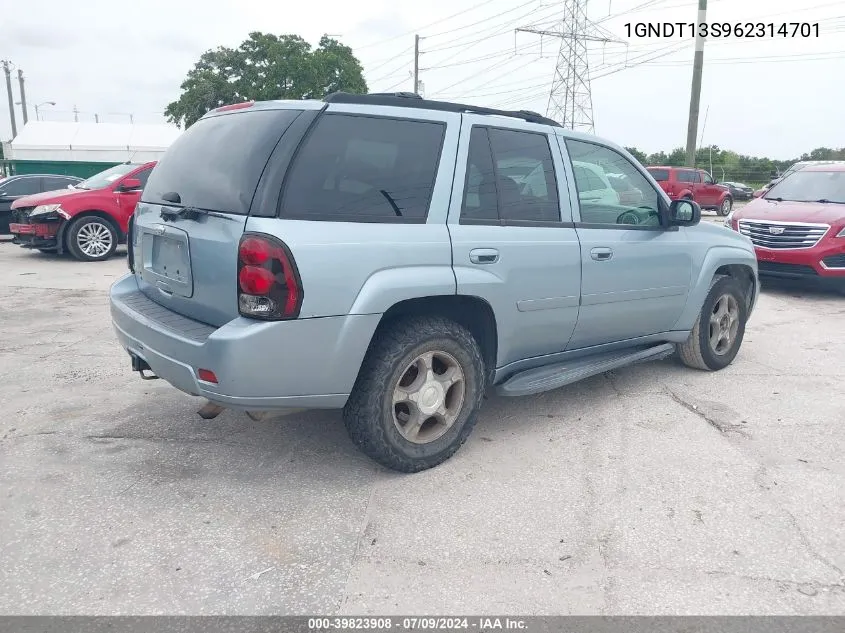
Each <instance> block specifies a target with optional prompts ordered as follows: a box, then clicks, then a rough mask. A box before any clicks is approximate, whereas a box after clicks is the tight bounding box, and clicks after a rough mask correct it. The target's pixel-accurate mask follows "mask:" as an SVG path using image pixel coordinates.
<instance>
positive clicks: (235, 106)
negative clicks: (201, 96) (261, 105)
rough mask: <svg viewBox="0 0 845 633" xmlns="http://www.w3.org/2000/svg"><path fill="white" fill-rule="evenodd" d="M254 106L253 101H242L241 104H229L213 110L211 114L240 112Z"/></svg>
mask: <svg viewBox="0 0 845 633" xmlns="http://www.w3.org/2000/svg"><path fill="white" fill-rule="evenodd" d="M254 105H255V101H244V102H242V103H230V104H229V105H224V106H220V107H219V108H215V109H214V110H213V112H228V111H229V110H241V109H243V108H251V107H252V106H254Z"/></svg>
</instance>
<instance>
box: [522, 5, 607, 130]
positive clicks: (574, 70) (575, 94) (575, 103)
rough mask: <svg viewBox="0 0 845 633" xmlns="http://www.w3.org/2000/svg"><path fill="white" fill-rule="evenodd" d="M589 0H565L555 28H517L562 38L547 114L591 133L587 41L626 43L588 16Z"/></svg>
mask: <svg viewBox="0 0 845 633" xmlns="http://www.w3.org/2000/svg"><path fill="white" fill-rule="evenodd" d="M587 1H588V0H563V17H562V18H561V20H560V23H559V24H558V25H557V26H555V27H554V28H552V29H543V28H536V27H532V26H526V27H521V28H518V29H516V30H517V32H523V33H533V34H534V35H539V36H540V37H545V36H549V37H556V38H559V39H560V50H559V52H558V58H557V66H556V67H555V74H554V78H553V79H552V88H551V90H550V91H549V101H548V106H547V108H546V116H548V117H550V118H552V119H554V120H556V121H559V122H560V123H561V125H563V127H566V128H569V129H571V130H581V131H584V132H588V133H591V132H593V130H594V128H595V125H594V122H593V97H592V93H591V90H590V65H589V62H588V59H587V42H603V43H608V42H615V43H623V42H622V41H621V40H619V39H618V38H616V37H615V36H614V35H613V34H612V33H610V32H609V31H607V30H605V29H604V28H602V27H601V26H599V25H598V24H595V23H593V22H592V21H590V20H588V19H587Z"/></svg>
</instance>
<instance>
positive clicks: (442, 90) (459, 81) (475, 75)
mask: <svg viewBox="0 0 845 633" xmlns="http://www.w3.org/2000/svg"><path fill="white" fill-rule="evenodd" d="M534 61H535V60H533V59H529V60H528V61H527V62H526V63H524V64H523V65H521V66H518V67H517V68H512V69H511V70H510V72H516V71H517V70H521V69H522V68H525V67H526V66H527V65H528V64H531V63H534ZM499 65H500V63H499V62H496V63H495V64H493V65H491V66H488V67H487V68H485V69H484V70H482V71H479V72H475V73H472V75H470V76H467V77H464V78H462V79H460V80H458V81H456V82H455V83H453V84H449V85H448V86H446V87H445V88H442V89H441V90H438V91H437V93H436V94H440V93H443V92H446V91H447V90H449V88H454V87H455V86H457V85H459V84H462V83H464V82H466V81H468V80H470V79H472V78H474V77H480V76H481V75H484V74H486V73H488V72H490V71H491V70H493V69H494V68H496V67H497V66H499Z"/></svg>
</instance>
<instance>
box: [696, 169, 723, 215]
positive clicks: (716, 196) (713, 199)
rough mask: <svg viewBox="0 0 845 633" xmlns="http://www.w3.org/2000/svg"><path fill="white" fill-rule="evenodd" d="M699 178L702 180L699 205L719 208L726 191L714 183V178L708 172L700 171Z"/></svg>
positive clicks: (699, 186) (699, 187) (698, 198)
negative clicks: (723, 193)
mask: <svg viewBox="0 0 845 633" xmlns="http://www.w3.org/2000/svg"><path fill="white" fill-rule="evenodd" d="M698 176H699V179H700V180H701V184H700V185H698V189H699V194H698V196H697V197H696V199H697V200H698V203H699V204H700V205H702V206H706V207H717V206H719V202H720V199H721V197H722V191H724V189H722V188H721V187H720V186H719V185H717V184H716V183H715V182H713V177H712V176H711V175H710V174H708V173H707V172H706V171H699V172H698Z"/></svg>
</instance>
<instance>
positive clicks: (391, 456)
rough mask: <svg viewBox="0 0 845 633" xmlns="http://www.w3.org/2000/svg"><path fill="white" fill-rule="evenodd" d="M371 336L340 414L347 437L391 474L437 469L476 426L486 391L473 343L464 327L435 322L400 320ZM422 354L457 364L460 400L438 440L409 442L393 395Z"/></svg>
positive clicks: (481, 365)
mask: <svg viewBox="0 0 845 633" xmlns="http://www.w3.org/2000/svg"><path fill="white" fill-rule="evenodd" d="M376 337H377V339H376V340H374V341H373V343H372V345H371V347H370V350H369V351H368V352H367V356H366V358H365V359H364V363H363V365H362V367H361V370H360V372H359V374H358V380H357V381H356V383H355V387H354V388H353V390H352V394H351V395H350V396H349V400H348V401H347V403H346V406H345V407H344V409H343V418H344V422H345V424H346V430H347V432H348V433H349V437H350V438H351V439H352V441H353V443H354V444H355V445H356V446H357V447H358V448H360V449H361V451H362V452H363V453H364V454H366V455H367V456H368V457H370V458H371V459H373V460H374V461H376V462H378V463H379V464H381V465H383V466H386V467H387V468H391V469H393V470H397V471H400V472H404V473H414V472H419V471H421V470H426V469H428V468H432V467H433V466H437V465H438V464H440V463H442V462H444V461H446V460H447V459H449V457H451V456H452V455H453V454H454V453H455V452H456V451H457V450H458V449H459V448H460V447H461V445H462V444H463V443H464V442H465V441H466V439H467V437H468V436H469V434H470V432H471V431H472V428H473V426H474V425H475V422H476V418H477V413H478V409H479V407H480V405H481V400H482V398H483V396H484V389H485V384H484V376H485V371H484V361H483V360H482V357H481V351H480V349H479V346H478V343H477V342H476V340H475V339H474V338H473V336H472V334H470V333H469V332H468V331H467V330H466V329H465V328H464V327H462V326H460V325H458V324H457V323H454V322H453V321H450V320H448V319H444V318H440V317H420V318H411V319H407V320H402V321H399V322H397V323H394V324H392V325H389V326H388V327H387V328H386V329H385V330H383V331H381V332H379V333H377V334H376ZM427 352H437V353H445V354H446V355H448V356H450V357H451V358H452V359H453V360H455V361H456V362H457V364H458V366H459V368H460V370H461V371H462V372H463V391H462V393H463V398H462V400H461V401H460V406H459V408H457V417H456V418H455V420H454V422H453V423H452V424H451V426H449V427H448V428H447V430H446V431H445V432H444V433H443V434H442V435H441V436H439V437H437V438H436V439H433V440H432V441H430V442H428V443H413V442H411V441H409V440H408V439H406V438H405V437H404V436H403V434H402V433H400V431H399V429H398V427H397V422H396V420H395V419H394V415H395V406H396V405H394V400H393V394H394V389H396V388H397V386H398V385H399V382H400V380H402V379H403V376H406V375H407V370H408V368H409V367H410V366H411V365H412V364H413V362H414V361H415V359H417V358H418V357H419V356H420V355H422V354H425V353H427ZM445 398H446V396H444V401H445ZM427 423H428V422H426V424H427ZM423 426H425V425H423Z"/></svg>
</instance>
